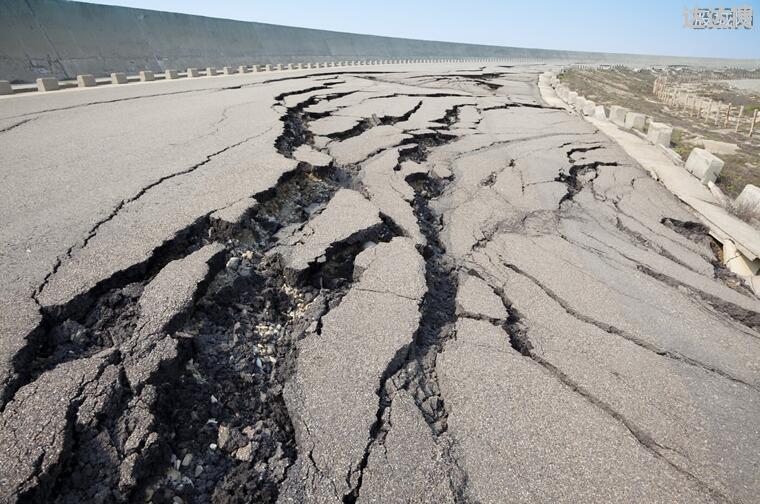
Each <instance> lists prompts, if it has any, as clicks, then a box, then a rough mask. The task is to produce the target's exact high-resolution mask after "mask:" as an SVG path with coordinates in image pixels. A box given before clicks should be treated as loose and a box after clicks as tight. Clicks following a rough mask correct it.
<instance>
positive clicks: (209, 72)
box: [0, 59, 466, 95]
mask: <svg viewBox="0 0 760 504" xmlns="http://www.w3.org/2000/svg"><path fill="white" fill-rule="evenodd" d="M462 61H466V60H463V59H394V60H387V59H384V60H356V61H329V62H315V63H287V64H276V65H253V66H250V67H249V66H245V65H241V66H239V67H237V68H233V67H229V66H226V67H223V68H222V70H221V74H223V75H233V74H236V73H239V74H243V73H249V72H271V71H275V70H299V69H309V68H328V67H348V66H361V65H389V64H411V63H455V62H462ZM219 74H220V72H219V70H218V69H216V68H214V67H208V68H206V69H205V71H201V70H199V69H197V68H188V69H187V72H185V73H184V77H200V76H201V75H205V76H207V77H211V76H214V75H219ZM139 77H140V81H141V82H148V81H153V80H155V79H156V74H155V73H154V72H151V71H149V70H143V71H141V72H140V74H139ZM180 77H183V75H181V74H180V72H179V71H177V70H166V71H165V72H164V79H165V80H171V79H179V78H180ZM128 82H129V78H128V77H127V74H126V73H122V72H116V73H112V74H111V84H127V83H128ZM97 85H98V82H97V81H96V79H95V76H93V75H91V74H84V75H77V86H78V87H80V88H84V87H95V86H97ZM60 87H61V86H60V82H59V81H58V79H57V78H55V77H41V78H39V79H37V90H38V91H43V92H44V91H56V90H58V89H60ZM12 93H13V88H12V87H11V85H10V83H9V82H8V81H4V80H0V95H4V94H12Z"/></svg>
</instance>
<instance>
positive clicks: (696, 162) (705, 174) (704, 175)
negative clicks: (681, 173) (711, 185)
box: [686, 148, 724, 185]
mask: <svg viewBox="0 0 760 504" xmlns="http://www.w3.org/2000/svg"><path fill="white" fill-rule="evenodd" d="M723 164H724V163H723V160H722V159H720V158H719V157H717V156H715V155H714V154H712V153H710V152H708V151H706V150H705V149H700V148H696V149H693V150H692V151H691V154H689V158H688V159H687V160H686V170H687V171H688V172H689V173H691V174H692V175H694V176H695V177H697V178H698V179H699V180H700V181H701V182H702V183H703V184H705V185H707V183H708V182H715V179H717V178H718V175H720V171H721V170H722V169H723Z"/></svg>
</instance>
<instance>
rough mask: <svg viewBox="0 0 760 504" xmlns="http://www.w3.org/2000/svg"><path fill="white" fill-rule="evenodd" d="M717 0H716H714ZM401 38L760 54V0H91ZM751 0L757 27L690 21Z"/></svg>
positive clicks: (684, 53) (740, 55)
mask: <svg viewBox="0 0 760 504" xmlns="http://www.w3.org/2000/svg"><path fill="white" fill-rule="evenodd" d="M713 1H714V0H713ZM90 3H104V4H110V5H123V6H127V7H138V8H143V9H153V10H165V11H171V12H184V13H187V14H198V15H202V16H210V17H220V18H228V19H239V20H243V21H260V22H264V23H273V24H283V25H290V26H303V27H308V28H321V29H325V30H335V31H347V32H354V33H369V34H373V35H388V36H395V37H406V38H419V39H427V40H446V41H452V42H471V43H477V44H491V45H506V46H518V47H540V48H546V49H568V50H580V51H602V52H623V53H638V54H664V55H674V56H705V57H721V58H760V26H757V25H760V0H739V1H738V2H736V3H730V2H729V1H727V0H726V1H724V3H720V4H714V3H705V2H703V1H701V0H677V1H674V0H660V1H655V0H639V1H626V2H620V1H613V0H596V1H593V0H575V1H573V0H570V1H552V2H550V1H537V0H521V1H513V0H492V1H486V0H459V1H454V0H403V1H401V0H323V1H306V0H278V1H274V0H267V1H259V0H94V1H93V0H91V2H90ZM742 5H746V6H751V7H752V8H753V10H754V13H755V24H756V26H755V27H753V29H752V30H744V29H742V30H689V29H686V28H683V9H684V8H685V7H688V8H693V7H734V6H742Z"/></svg>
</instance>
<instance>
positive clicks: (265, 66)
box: [264, 65, 272, 72]
mask: <svg viewBox="0 0 760 504" xmlns="http://www.w3.org/2000/svg"><path fill="white" fill-rule="evenodd" d="M264 71H265V72H271V71H272V65H264Z"/></svg>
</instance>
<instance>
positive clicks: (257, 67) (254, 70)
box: [251, 65, 261, 73]
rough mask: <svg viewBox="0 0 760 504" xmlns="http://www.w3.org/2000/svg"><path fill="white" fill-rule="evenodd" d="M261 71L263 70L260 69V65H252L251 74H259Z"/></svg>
mask: <svg viewBox="0 0 760 504" xmlns="http://www.w3.org/2000/svg"><path fill="white" fill-rule="evenodd" d="M260 71H261V68H260V67H259V65H251V72H253V73H257V72H260Z"/></svg>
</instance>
